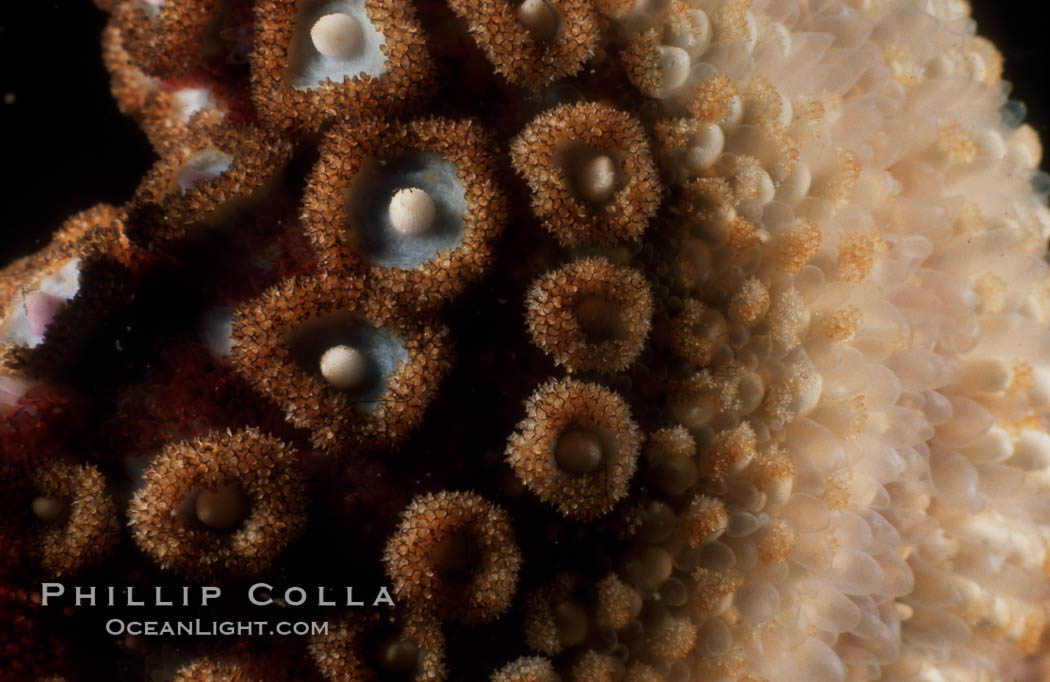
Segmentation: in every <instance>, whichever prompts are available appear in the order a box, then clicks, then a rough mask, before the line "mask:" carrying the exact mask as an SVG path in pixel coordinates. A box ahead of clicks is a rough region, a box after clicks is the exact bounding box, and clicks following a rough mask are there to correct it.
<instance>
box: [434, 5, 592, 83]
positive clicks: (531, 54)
mask: <svg viewBox="0 0 1050 682" xmlns="http://www.w3.org/2000/svg"><path fill="white" fill-rule="evenodd" d="M449 5H450V6H451V7H452V11H454V12H455V13H456V14H457V15H458V16H459V17H461V18H462V19H463V20H465V21H466V22H467V25H468V27H469V30H470V33H471V36H473V38H474V41H475V42H476V43H477V44H478V46H479V47H480V48H481V49H482V50H483V51H484V52H485V56H487V57H488V59H489V61H490V62H492V64H493V66H494V67H495V69H496V71H498V72H499V73H500V74H502V75H503V76H504V77H505V78H506V79H507V80H508V81H510V82H511V83H513V84H515V85H521V86H524V87H529V88H535V87H541V86H543V85H546V84H548V83H550V82H551V81H554V80H557V79H559V78H564V77H565V76H571V75H573V74H576V73H577V72H579V71H580V70H581V69H582V68H583V65H584V64H585V63H586V62H587V60H588V59H590V58H591V57H592V56H594V53H595V50H596V48H597V45H598V39H599V28H598V14H597V12H595V11H594V8H593V7H592V5H591V3H589V2H587V1H586V0H553V1H550V2H548V1H546V0H525V1H524V2H519V1H518V0H452V2H450V3H449Z"/></svg>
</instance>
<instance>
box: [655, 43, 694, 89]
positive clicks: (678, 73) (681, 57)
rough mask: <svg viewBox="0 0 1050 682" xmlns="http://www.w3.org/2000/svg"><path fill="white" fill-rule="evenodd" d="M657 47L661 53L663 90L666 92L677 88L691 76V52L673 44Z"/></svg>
mask: <svg viewBox="0 0 1050 682" xmlns="http://www.w3.org/2000/svg"><path fill="white" fill-rule="evenodd" d="M656 49H657V52H659V54H660V80H661V86H662V87H661V90H662V91H663V92H664V93H669V92H671V91H673V90H677V89H678V88H680V87H682V85H684V84H685V81H686V80H687V79H688V78H689V67H690V66H691V63H690V60H689V53H688V52H686V51H685V50H683V49H682V48H680V47H674V46H672V45H661V46H660V47H658V48H656Z"/></svg>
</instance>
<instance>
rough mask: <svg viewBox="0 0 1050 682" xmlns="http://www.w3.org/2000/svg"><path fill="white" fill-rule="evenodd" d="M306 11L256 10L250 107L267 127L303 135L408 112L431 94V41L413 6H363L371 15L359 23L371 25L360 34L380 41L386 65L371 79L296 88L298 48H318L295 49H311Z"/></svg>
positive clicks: (265, 1)
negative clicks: (336, 123)
mask: <svg viewBox="0 0 1050 682" xmlns="http://www.w3.org/2000/svg"><path fill="white" fill-rule="evenodd" d="M314 4H315V5H316V4H317V3H314ZM302 6H304V4H303V3H299V2H296V0H260V2H257V3H255V6H254V9H255V21H256V26H255V30H256V34H257V35H258V36H259V39H257V40H256V41H255V43H254V47H253V49H252V53H251V79H252V100H253V101H254V103H255V106H256V108H257V109H258V112H259V117H260V118H261V119H262V120H263V121H264V122H266V124H267V125H268V126H269V127H272V128H276V129H281V130H290V131H292V132H294V133H306V132H310V131H313V130H316V129H318V128H319V127H321V126H322V125H323V124H324V123H326V122H328V121H333V120H339V119H342V118H344V117H345V116H348V115H349V116H351V117H353V118H357V119H365V118H369V117H379V116H383V115H389V114H390V113H392V112H395V111H397V112H405V111H410V110H412V109H413V108H415V107H417V106H418V105H419V104H420V103H421V102H422V101H423V100H425V99H426V98H427V96H428V95H429V94H430V93H429V91H430V89H431V83H430V81H431V80H432V79H433V78H434V66H433V63H432V62H431V58H430V53H429V49H428V46H427V41H426V34H425V33H424V31H423V30H422V28H421V27H420V25H419V22H418V21H417V19H416V11H415V8H414V6H413V4H412V3H409V2H402V1H401V0H364V3H363V7H364V14H365V15H366V16H365V17H361V20H359V22H361V21H362V20H364V21H366V22H367V24H368V26H367V28H365V27H362V28H364V30H365V32H366V33H373V34H375V40H376V41H378V42H377V44H376V46H375V47H374V48H373V49H374V50H375V51H376V53H375V57H376V59H381V61H382V62H383V65H382V67H379V68H376V69H374V71H375V73H374V74H373V75H368V74H367V73H357V74H350V73H346V74H345V77H341V78H339V77H337V80H336V81H335V82H333V80H332V79H330V78H327V79H324V80H322V81H321V82H319V83H316V84H309V85H308V84H296V83H295V82H293V81H294V72H295V71H296V69H301V68H303V67H301V66H299V65H297V64H293V63H292V58H293V57H294V56H295V52H296V50H297V48H298V49H301V50H306V51H308V50H312V49H316V47H315V45H313V46H309V47H306V46H300V45H299V44H298V43H299V42H300V41H301V42H303V43H306V42H312V41H310V38H311V36H310V35H309V33H310V30H311V27H310V26H305V25H304V24H303V22H301V21H300V20H299V17H300V7H302ZM318 18H320V17H318ZM300 31H301V32H303V35H302V36H301V37H300V36H299V35H298V33H299V32H300ZM297 39H298V40H297ZM380 46H381V47H380ZM380 53H381V56H380ZM337 63H338V62H337Z"/></svg>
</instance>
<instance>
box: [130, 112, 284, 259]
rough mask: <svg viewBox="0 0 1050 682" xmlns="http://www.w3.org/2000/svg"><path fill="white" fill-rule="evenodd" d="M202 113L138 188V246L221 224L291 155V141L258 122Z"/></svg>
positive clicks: (133, 218) (133, 209) (133, 225)
mask: <svg viewBox="0 0 1050 682" xmlns="http://www.w3.org/2000/svg"><path fill="white" fill-rule="evenodd" d="M204 113H206V112H201V113H200V114H197V115H195V116H194V118H192V119H191V120H190V124H189V132H188V134H187V136H186V138H184V140H183V143H182V144H181V145H179V146H178V147H177V148H174V149H172V150H170V152H168V153H167V154H166V155H165V156H163V157H162V158H161V159H160V160H158V161H157V162H156V163H155V164H154V165H153V167H152V168H151V169H150V170H149V171H148V172H147V173H146V175H145V177H143V179H142V182H141V183H139V186H138V188H137V189H136V190H135V196H134V197H133V198H132V200H131V203H130V205H129V208H128V212H129V219H128V222H129V225H128V233H129V236H130V237H131V239H132V240H133V241H134V242H136V243H137V244H139V245H140V246H149V245H164V244H167V243H170V242H172V241H175V240H178V239H180V238H183V237H185V236H186V235H187V233H188V232H189V228H190V227H191V226H193V225H196V224H210V223H216V222H220V221H221V219H222V217H223V213H222V209H223V208H224V207H231V206H236V204H237V202H239V201H244V200H250V199H251V198H252V197H253V196H254V195H256V193H257V192H259V191H260V190H262V189H264V188H265V187H266V185H267V183H268V182H270V181H271V180H272V179H273V177H274V176H275V175H276V174H277V173H278V172H279V171H280V170H281V168H283V166H284V164H285V163H286V162H287V161H288V159H289V158H290V157H291V153H292V146H291V145H290V144H289V143H288V142H287V141H285V140H281V139H280V138H277V137H274V136H271V135H270V134H268V133H266V132H264V131H263V130H262V129H260V128H256V127H254V126H249V125H245V124H233V123H225V122H223V123H215V122H214V121H213V120H212V118H211V117H209V116H205V115H203V114H204Z"/></svg>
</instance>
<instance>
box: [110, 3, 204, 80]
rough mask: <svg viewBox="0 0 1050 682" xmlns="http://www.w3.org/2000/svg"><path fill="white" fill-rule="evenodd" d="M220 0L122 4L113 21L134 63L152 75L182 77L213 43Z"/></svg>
mask: <svg viewBox="0 0 1050 682" xmlns="http://www.w3.org/2000/svg"><path fill="white" fill-rule="evenodd" d="M221 5H222V3H221V1H220V0H185V1H180V2H155V1H151V0H144V1H143V2H122V3H119V4H118V5H117V6H116V7H115V8H114V12H113V17H114V21H115V22H116V25H117V26H118V27H119V28H120V30H121V32H122V33H123V34H124V44H125V45H126V46H127V50H128V52H129V53H130V54H131V55H132V56H133V58H134V59H135V62H136V63H137V64H138V65H139V66H140V67H141V68H142V70H143V71H145V72H146V73H148V74H149V75H151V76H157V77H160V78H171V77H174V76H181V75H184V74H186V73H188V72H190V71H192V70H193V69H194V68H196V67H198V66H200V64H201V62H202V60H203V59H204V57H205V56H206V53H207V52H208V51H209V49H210V48H211V47H214V46H213V45H212V41H213V39H212V38H211V37H210V36H209V35H208V32H209V30H210V29H211V28H212V27H213V25H215V24H216V22H218V21H219V18H220V13H221Z"/></svg>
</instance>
